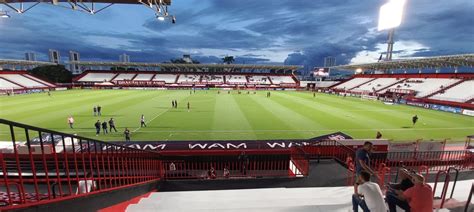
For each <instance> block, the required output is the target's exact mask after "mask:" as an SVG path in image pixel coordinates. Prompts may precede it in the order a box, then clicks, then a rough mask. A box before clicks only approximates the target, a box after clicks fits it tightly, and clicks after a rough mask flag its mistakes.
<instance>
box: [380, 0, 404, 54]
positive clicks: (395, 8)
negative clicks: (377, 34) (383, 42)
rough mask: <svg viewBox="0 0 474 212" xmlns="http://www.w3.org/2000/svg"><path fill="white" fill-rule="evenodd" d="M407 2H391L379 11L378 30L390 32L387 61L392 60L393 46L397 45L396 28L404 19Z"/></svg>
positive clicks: (391, 0)
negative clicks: (395, 40) (394, 38)
mask: <svg viewBox="0 0 474 212" xmlns="http://www.w3.org/2000/svg"><path fill="white" fill-rule="evenodd" d="M405 2H406V0H389V2H387V3H385V4H384V5H382V6H381V7H380V11H379V25H378V30H379V31H382V30H389V32H388V40H387V44H388V45H387V55H386V57H385V60H388V61H389V60H392V53H393V44H394V43H395V42H394V40H393V37H394V35H395V28H397V27H398V26H400V24H401V23H402V17H403V8H404V7H405Z"/></svg>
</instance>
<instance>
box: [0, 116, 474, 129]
mask: <svg viewBox="0 0 474 212" xmlns="http://www.w3.org/2000/svg"><path fill="white" fill-rule="evenodd" d="M165 112H166V111H165ZM163 113H164V112H163ZM161 114H162V113H160V114H159V115H161ZM157 117H158V116H157ZM151 121H152V120H150V122H151ZM467 129H474V127H444V128H386V129H383V128H370V129H360V128H358V129H357V128H354V129H314V130H160V131H157V130H147V131H142V132H140V133H175V134H176V133H239V132H240V133H272V132H273V133H283V132H290V133H291V132H295V133H296V132H310V133H314V132H335V131H373V130H377V131H406V130H414V131H426V130H467ZM56 130H59V129H56ZM77 132H95V131H93V130H83V131H82V130H78V131H77ZM0 134H8V133H0Z"/></svg>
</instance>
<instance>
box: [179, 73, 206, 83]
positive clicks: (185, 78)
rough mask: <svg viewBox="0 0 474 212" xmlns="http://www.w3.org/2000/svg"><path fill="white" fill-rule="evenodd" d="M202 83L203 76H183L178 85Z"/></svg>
mask: <svg viewBox="0 0 474 212" xmlns="http://www.w3.org/2000/svg"><path fill="white" fill-rule="evenodd" d="M200 81H201V76H200V75H195V74H181V75H179V78H178V83H182V84H190V83H199V82H200Z"/></svg>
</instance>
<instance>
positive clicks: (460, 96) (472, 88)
mask: <svg viewBox="0 0 474 212" xmlns="http://www.w3.org/2000/svg"><path fill="white" fill-rule="evenodd" d="M430 98H431V99H437V100H444V101H452V102H467V101H469V100H470V99H472V98H474V80H467V81H464V82H461V83H460V84H457V85H456V86H454V87H452V88H449V89H447V90H445V91H442V92H441V93H438V94H435V95H434V96H432V97H430Z"/></svg>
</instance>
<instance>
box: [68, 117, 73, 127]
mask: <svg viewBox="0 0 474 212" xmlns="http://www.w3.org/2000/svg"><path fill="white" fill-rule="evenodd" d="M67 123H68V124H69V127H70V128H71V129H73V125H74V118H73V117H72V116H69V117H68V118H67Z"/></svg>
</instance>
